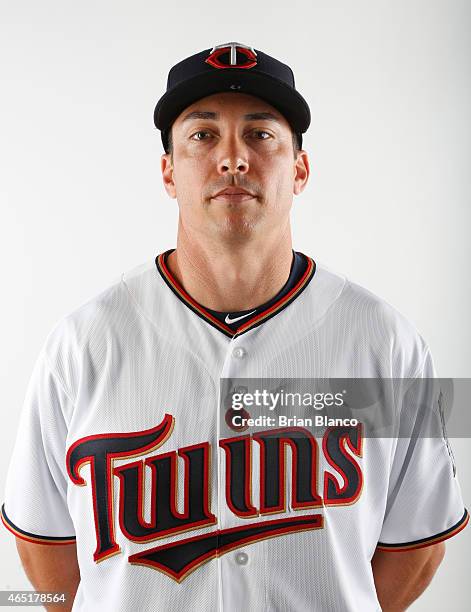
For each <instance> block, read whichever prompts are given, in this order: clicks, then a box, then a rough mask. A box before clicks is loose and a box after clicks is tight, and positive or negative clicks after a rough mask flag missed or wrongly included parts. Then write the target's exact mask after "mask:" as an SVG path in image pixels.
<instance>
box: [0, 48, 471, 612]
mask: <svg viewBox="0 0 471 612" xmlns="http://www.w3.org/2000/svg"><path fill="white" fill-rule="evenodd" d="M154 122H155V125H156V127H157V128H158V129H159V130H161V136H162V142H163V146H164V149H165V154H164V155H162V161H161V171H162V178H163V183H164V186H165V189H166V191H167V193H168V195H169V196H170V197H171V198H175V199H176V200H177V202H178V207H179V223H178V233H177V239H176V248H169V249H167V250H164V249H161V250H160V251H159V253H158V254H157V256H156V258H155V260H154V259H153V260H152V261H149V262H147V263H145V264H144V265H142V266H140V267H138V268H136V269H134V270H131V271H129V272H127V273H125V274H123V276H122V278H121V280H120V281H119V282H117V283H115V284H113V285H112V286H111V287H109V288H108V289H106V290H105V291H103V292H102V293H101V294H100V295H98V296H97V297H95V298H93V299H92V300H90V301H88V302H87V303H85V304H84V305H83V306H81V307H80V308H78V309H77V310H75V311H74V312H72V313H71V314H69V315H68V316H66V317H64V318H63V319H62V320H61V321H60V322H59V323H58V324H57V325H56V326H55V328H54V329H53V330H52V331H51V333H50V334H49V336H48V337H47V339H46V341H45V343H44V346H43V348H42V350H41V352H40V354H39V357H38V359H37V362H36V364H35V367H34V371H33V374H32V377H31V381H30V384H29V387H28V390H27V394H26V399H25V404H24V409H23V412H22V416H21V421H20V425H19V432H18V437H17V441H16V445H15V448H14V453H13V456H12V459H11V465H10V469H9V473H8V479H7V485H6V492H5V499H4V504H3V507H2V519H3V523H4V525H5V526H6V528H7V529H9V530H10V531H11V532H12V533H13V534H14V535H15V536H16V538H17V545H18V549H19V553H20V556H21V559H22V561H23V564H24V566H25V569H26V572H27V574H28V576H29V578H30V580H31V582H32V584H33V586H34V587H35V588H36V589H37V590H41V591H51V592H52V591H54V592H67V593H68V594H69V599H68V603H66V604H65V606H64V607H65V608H66V609H70V608H71V607H73V610H74V611H86V612H92V611H95V610H99V611H100V612H103V611H105V610H106V611H110V612H118V611H123V612H131V611H135V610H139V611H141V610H149V611H151V610H153V611H154V610H167V611H178V612H183V611H185V610H188V611H189V610H191V611H194V610H198V611H208V612H213V611H216V610H225V611H231V612H232V611H241V612H242V611H244V612H245V611H248V610H249V611H254V612H255V611H283V612H285V611H293V612H294V611H296V612H300V611H328V612H332V611H335V612H337V611H338V612H354V611H355V612H356V611H360V612H373V611H377V610H381V609H383V610H390V611H392V610H403V609H405V608H406V607H407V606H408V605H409V604H410V603H411V602H412V601H413V600H414V599H416V598H417V597H418V596H419V595H420V593H421V592H422V591H423V590H424V589H425V588H426V586H427V584H428V583H429V582H430V580H431V578H432V576H433V574H434V572H435V570H436V568H437V567H438V565H439V563H440V561H441V559H442V557H443V553H444V544H443V541H444V540H446V539H447V538H449V537H451V536H453V535H454V534H456V533H458V532H459V531H460V530H461V529H463V528H464V527H465V525H466V523H467V521H468V513H467V511H466V510H465V507H464V505H463V500H462V498H461V493H460V488H459V484H458V480H457V476H456V470H455V468H454V464H453V461H452V458H451V455H450V452H449V447H448V445H447V443H446V442H447V441H446V439H445V438H440V437H434V438H431V437H430V438H425V437H422V438H415V439H414V440H412V439H410V438H409V439H407V438H405V437H397V436H396V437H395V436H389V437H381V438H377V437H368V436H366V435H365V432H364V430H363V428H362V425H361V423H357V424H354V423H353V422H351V423H350V424H349V425H334V426H329V427H326V428H325V431H324V433H323V435H322V437H321V438H320V437H316V436H315V435H313V434H312V432H310V431H309V430H308V428H306V427H302V426H298V425H297V424H292V423H289V424H288V425H286V426H284V427H279V426H277V427H273V426H271V425H270V424H269V423H268V421H267V422H266V426H262V427H259V428H258V429H257V430H254V429H251V428H250V427H249V425H250V423H248V421H249V420H250V417H251V416H253V415H254V413H253V412H252V410H251V408H250V407H249V406H248V403H247V402H246V403H245V404H244V410H243V411H240V410H239V412H238V413H237V414H236V415H235V416H231V415H229V417H228V415H227V412H225V402H226V399H227V398H226V397H225V395H224V393H223V392H222V389H223V386H222V385H221V381H222V380H224V381H232V382H233V381H238V382H239V383H240V379H242V380H247V381H249V380H250V381H253V380H254V379H255V380H265V381H275V382H276V385H279V381H280V380H283V381H289V380H299V379H303V378H306V379H324V380H326V379H336V378H344V379H360V378H364V379H368V378H375V379H392V378H394V379H399V380H409V379H412V380H420V379H427V378H433V377H435V372H434V366H433V362H432V357H431V354H430V350H429V348H428V347H427V344H426V343H425V342H424V340H423V339H422V337H421V336H420V335H419V334H418V333H417V331H416V330H415V329H414V327H413V326H412V325H411V324H410V323H409V322H408V321H407V320H406V319H405V318H404V317H403V316H402V315H400V314H399V313H398V312H397V311H396V310H394V309H393V308H392V307H391V306H390V305H388V304H387V303H385V302H384V301H382V300H381V299H380V298H378V297H377V296H375V295H373V294H372V293H370V292H369V291H367V290H366V289H364V288H362V287H360V286H358V285H356V284H355V283H353V282H351V281H349V280H348V279H346V278H345V277H344V276H342V275H339V274H336V273H334V272H332V271H329V270H328V269H326V268H325V267H323V266H321V265H319V264H318V263H317V262H316V261H315V259H313V258H312V257H311V256H310V255H308V254H306V255H305V254H303V253H300V252H297V251H295V250H293V248H292V240H291V230H290V209H291V205H292V199H293V195H297V194H299V193H301V192H302V191H303V189H304V188H305V186H306V183H307V181H308V178H309V160H308V155H307V153H306V151H304V150H303V149H302V134H303V133H304V132H306V130H307V129H308V126H309V123H310V112H309V107H308V105H307V103H306V101H305V100H304V98H303V97H302V96H301V95H300V93H299V92H298V91H297V90H296V89H295V83H294V77H293V72H292V70H291V69H290V67H289V66H287V65H286V64H284V63H282V62H280V61H278V60H277V59H275V58H273V57H270V56H269V55H267V54H266V53H264V52H262V51H260V50H258V49H257V50H255V49H254V48H252V47H249V46H247V45H244V44H241V43H236V42H230V43H227V44H222V45H218V46H215V47H213V48H209V49H206V50H204V51H201V52H200V53H196V54H195V55H193V56H191V57H188V58H186V59H184V60H183V61H181V62H179V63H177V64H176V65H175V66H173V68H172V69H171V70H170V72H169V75H168V83H167V90H166V92H165V94H164V95H163V96H162V97H161V99H160V100H159V101H158V103H157V106H156V108H155V114H154ZM241 389H242V392H243V390H244V386H242V387H240V385H239V386H237V387H236V388H235V391H234V394H235V393H236V392H241ZM271 389H273V387H271ZM234 412H236V409H234ZM220 417H222V418H220ZM242 418H244V419H245V421H243V420H242Z"/></svg>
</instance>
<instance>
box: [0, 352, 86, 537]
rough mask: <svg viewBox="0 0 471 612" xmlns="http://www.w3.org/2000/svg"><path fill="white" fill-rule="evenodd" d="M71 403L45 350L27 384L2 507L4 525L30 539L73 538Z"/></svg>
mask: <svg viewBox="0 0 471 612" xmlns="http://www.w3.org/2000/svg"><path fill="white" fill-rule="evenodd" d="M71 407H72V406H71V400H70V399H69V397H68V396H67V394H66V393H65V391H64V389H63V387H62V386H61V384H60V382H59V380H58V378H57V376H56V375H55V374H54V373H53V371H52V369H51V367H50V365H49V361H48V359H47V356H46V353H45V351H44V349H43V350H42V351H41V353H40V354H39V357H38V358H37V360H36V363H35V366H34V369H33V373H32V375H31V378H30V381H29V384H28V387H27V391H26V396H25V400H24V404H23V410H22V413H21V418H20V423H19V428H18V432H17V437H16V442H15V445H14V449H13V454H12V456H11V459H10V465H9V470H8V474H7V480H6V488H5V498H4V504H3V505H2V521H3V524H4V525H5V527H6V528H7V529H9V530H10V531H11V532H12V533H13V534H14V535H15V536H17V537H19V538H22V539H24V540H27V541H30V542H37V543H40V544H70V543H73V542H75V530H74V525H73V522H72V519H71V517H70V514H69V511H68V507H67V473H66V468H65V447H66V436H67V424H66V418H65V415H67V414H70V410H71Z"/></svg>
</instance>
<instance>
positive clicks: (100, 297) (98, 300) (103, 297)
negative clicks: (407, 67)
mask: <svg viewBox="0 0 471 612" xmlns="http://www.w3.org/2000/svg"><path fill="white" fill-rule="evenodd" d="M152 265H153V262H152V261H148V262H145V263H143V264H140V265H138V266H136V267H134V268H132V269H130V270H129V271H127V272H124V273H122V274H120V275H119V276H118V277H116V278H115V279H114V280H113V281H112V282H111V283H110V284H109V285H108V286H107V287H106V288H105V289H103V290H102V291H100V292H99V293H98V294H95V295H94V296H93V297H91V298H89V299H88V300H86V301H85V302H83V303H82V304H81V305H79V306H78V307H77V308H75V309H73V310H72V311H70V312H69V313H67V314H65V315H64V316H63V317H61V318H60V319H59V320H58V321H57V322H56V323H55V324H54V326H53V327H52V329H51V331H50V332H49V334H48V335H47V337H46V340H45V342H44V344H43V349H42V350H43V352H44V353H45V355H46V357H47V358H48V360H49V362H50V364H52V365H53V366H54V367H56V368H62V367H64V368H65V365H66V363H67V362H70V360H71V359H74V360H76V361H77V362H78V361H79V360H80V359H81V358H82V357H81V356H82V355H83V354H85V353H86V354H87V356H88V357H89V358H90V357H93V355H94V354H98V353H100V352H103V351H104V350H106V348H107V347H110V346H111V345H113V343H114V341H115V338H116V337H117V335H118V334H120V335H123V334H126V333H127V327H128V326H129V325H132V324H133V320H134V318H135V316H136V311H135V305H134V303H133V300H132V297H131V296H130V292H129V288H128V286H127V283H129V284H134V285H138V284H139V283H141V284H142V283H145V282H146V278H147V277H148V276H150V275H152ZM64 373H65V372H64Z"/></svg>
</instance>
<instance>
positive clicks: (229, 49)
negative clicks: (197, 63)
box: [204, 42, 257, 68]
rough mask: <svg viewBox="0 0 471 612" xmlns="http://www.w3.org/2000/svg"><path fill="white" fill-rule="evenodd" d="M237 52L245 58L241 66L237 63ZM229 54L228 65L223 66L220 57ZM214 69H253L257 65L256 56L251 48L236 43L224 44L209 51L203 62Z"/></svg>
mask: <svg viewBox="0 0 471 612" xmlns="http://www.w3.org/2000/svg"><path fill="white" fill-rule="evenodd" d="M237 51H239V53H242V54H243V55H245V56H246V57H247V61H245V62H244V63H243V64H238V63H237ZM227 53H229V61H230V63H229V64H224V63H223V62H222V60H221V56H223V55H225V54H227ZM204 61H205V62H206V63H207V64H210V65H211V66H213V67H214V68H253V67H254V66H256V65H257V54H256V52H255V50H254V49H253V47H248V46H247V45H243V44H241V43H238V42H229V43H224V44H223V45H217V46H216V47H213V48H212V49H211V53H210V54H209V56H208V57H207V58H206V59H205V60H204Z"/></svg>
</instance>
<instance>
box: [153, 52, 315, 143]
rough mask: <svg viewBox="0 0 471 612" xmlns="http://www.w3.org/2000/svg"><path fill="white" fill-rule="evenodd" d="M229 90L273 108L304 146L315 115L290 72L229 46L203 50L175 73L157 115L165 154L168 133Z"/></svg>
mask: <svg viewBox="0 0 471 612" xmlns="http://www.w3.org/2000/svg"><path fill="white" fill-rule="evenodd" d="M224 91H233V92H235V93H237V92H239V93H247V94H251V95H253V96H257V97H258V98H261V99H262V100H265V102H267V103H268V104H271V106H273V107H274V108H276V109H277V110H278V111H279V112H280V113H281V114H282V115H283V116H284V117H285V118H286V120H287V121H288V123H289V124H290V125H291V128H292V129H293V131H294V132H295V134H296V136H297V138H298V142H299V146H300V147H302V134H303V133H304V132H306V130H307V129H308V127H309V124H310V122H311V113H310V110H309V106H308V104H307V102H306V100H305V99H304V98H303V97H302V96H301V94H300V93H299V92H298V91H297V90H296V88H295V84H294V74H293V71H292V70H291V68H290V67H289V66H287V65H286V64H283V63H282V62H280V61H279V60H277V59H275V58H274V57H270V56H269V55H267V54H266V53H263V52H262V51H259V50H258V49H253V48H252V47H248V46H247V45H243V44H242V43H238V42H229V43H225V44H222V45H217V46H216V47H213V48H212V49H205V50H204V51H200V52H199V53H196V54H195V55H192V56H190V57H187V58H186V59H184V60H182V61H181V62H179V63H178V64H175V66H173V67H172V68H171V69H170V72H169V73H168V78H167V91H166V92H165V93H164V95H163V96H162V97H161V98H160V100H159V101H158V102H157V105H156V107H155V110H154V123H155V126H156V127H157V128H158V129H159V130H161V137H162V144H163V146H164V149H165V151H166V152H168V134H169V131H170V128H171V127H172V123H173V122H174V121H175V119H176V118H177V117H178V115H179V114H180V113H181V112H182V111H183V110H184V109H185V108H187V107H188V106H190V104H193V103H194V102H196V101H197V100H200V99H201V98H205V97H206V96H210V95H212V94H215V93H219V92H224Z"/></svg>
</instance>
